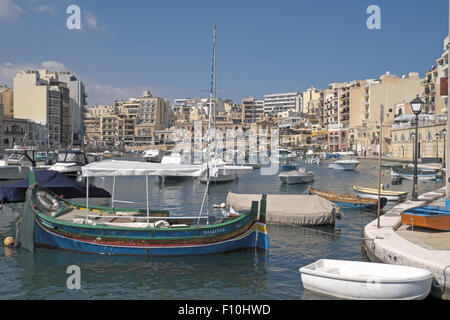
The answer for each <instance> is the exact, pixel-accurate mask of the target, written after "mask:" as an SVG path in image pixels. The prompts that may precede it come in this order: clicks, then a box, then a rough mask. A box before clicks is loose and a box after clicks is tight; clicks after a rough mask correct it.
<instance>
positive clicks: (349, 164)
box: [328, 157, 359, 171]
mask: <svg viewBox="0 0 450 320" xmlns="http://www.w3.org/2000/svg"><path fill="white" fill-rule="evenodd" d="M358 165H359V161H358V159H356V158H355V157H346V158H343V159H337V160H335V161H334V162H333V163H330V164H329V165H328V167H329V168H331V169H336V170H346V171H355V169H356V167H357V166H358Z"/></svg>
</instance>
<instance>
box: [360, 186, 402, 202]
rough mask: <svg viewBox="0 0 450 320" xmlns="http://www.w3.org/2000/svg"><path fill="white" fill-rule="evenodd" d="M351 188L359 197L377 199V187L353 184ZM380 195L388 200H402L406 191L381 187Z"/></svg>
mask: <svg viewBox="0 0 450 320" xmlns="http://www.w3.org/2000/svg"><path fill="white" fill-rule="evenodd" d="M353 190H355V191H356V193H357V194H358V195H359V196H361V197H366V198H372V199H378V189H373V188H366V187H360V186H353ZM380 196H381V197H384V198H386V199H388V201H398V202H401V201H404V200H406V197H407V196H408V192H407V191H394V190H385V189H383V188H382V189H381V191H380Z"/></svg>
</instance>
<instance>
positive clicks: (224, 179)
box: [198, 174, 237, 183]
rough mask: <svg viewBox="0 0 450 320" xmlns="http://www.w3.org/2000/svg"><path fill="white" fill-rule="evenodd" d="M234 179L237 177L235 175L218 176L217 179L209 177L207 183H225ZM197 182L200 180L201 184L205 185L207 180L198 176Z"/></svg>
mask: <svg viewBox="0 0 450 320" xmlns="http://www.w3.org/2000/svg"><path fill="white" fill-rule="evenodd" d="M236 179H237V176H236V175H235V174H219V175H218V176H217V177H213V176H210V177H209V183H226V182H232V181H234V180H236ZM198 180H200V182H201V183H206V182H207V180H208V179H207V177H206V176H200V177H198Z"/></svg>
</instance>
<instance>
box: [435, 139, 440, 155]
mask: <svg viewBox="0 0 450 320" xmlns="http://www.w3.org/2000/svg"><path fill="white" fill-rule="evenodd" d="M435 137H436V158H439V137H440V134H439V133H436V134H435Z"/></svg>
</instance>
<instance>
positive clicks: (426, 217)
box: [401, 206, 450, 231]
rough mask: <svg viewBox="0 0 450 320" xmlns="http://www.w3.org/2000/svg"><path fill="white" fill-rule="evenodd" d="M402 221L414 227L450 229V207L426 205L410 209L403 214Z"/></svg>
mask: <svg viewBox="0 0 450 320" xmlns="http://www.w3.org/2000/svg"><path fill="white" fill-rule="evenodd" d="M401 216H402V223H403V224H405V225H410V226H412V227H413V228H414V227H421V228H426V229H433V230H439V231H450V209H447V208H445V207H436V206H425V207H419V208H413V209H409V210H407V211H405V212H403V213H402V214H401Z"/></svg>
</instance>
